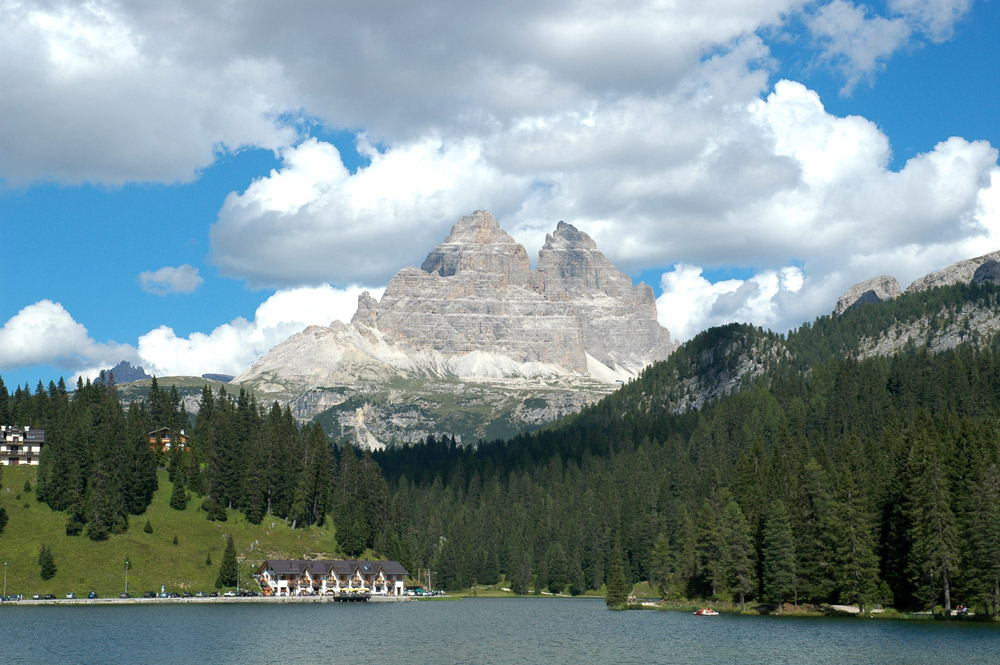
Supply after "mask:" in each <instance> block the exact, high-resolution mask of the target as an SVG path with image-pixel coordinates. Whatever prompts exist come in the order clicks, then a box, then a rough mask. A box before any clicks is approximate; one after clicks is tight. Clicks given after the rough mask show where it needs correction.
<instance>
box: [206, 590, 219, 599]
mask: <svg viewBox="0 0 1000 665" xmlns="http://www.w3.org/2000/svg"><path fill="white" fill-rule="evenodd" d="M208 595H209V596H211V597H212V598H218V597H219V592H218V591H213V592H212V593H210V594H208Z"/></svg>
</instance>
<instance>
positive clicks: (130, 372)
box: [104, 360, 152, 383]
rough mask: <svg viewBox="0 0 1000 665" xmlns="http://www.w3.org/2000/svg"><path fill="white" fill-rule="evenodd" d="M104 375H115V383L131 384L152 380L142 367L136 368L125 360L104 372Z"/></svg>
mask: <svg viewBox="0 0 1000 665" xmlns="http://www.w3.org/2000/svg"><path fill="white" fill-rule="evenodd" d="M104 373H105V374H109V373H110V374H112V375H114V377H115V383H131V382H132V381H142V380H143V379H150V378H152V377H151V376H149V374H146V370H144V369H143V368H142V367H135V366H133V365H132V364H131V363H129V362H126V361H124V360H123V361H121V362H120V363H118V364H117V365H115V366H114V367H112V368H111V369H106V370H104Z"/></svg>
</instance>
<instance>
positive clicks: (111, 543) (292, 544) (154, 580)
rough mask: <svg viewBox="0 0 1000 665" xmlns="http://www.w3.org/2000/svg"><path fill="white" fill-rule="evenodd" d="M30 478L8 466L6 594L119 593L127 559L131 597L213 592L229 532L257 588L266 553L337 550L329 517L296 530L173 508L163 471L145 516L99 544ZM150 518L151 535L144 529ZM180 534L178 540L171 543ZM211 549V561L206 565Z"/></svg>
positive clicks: (2, 543) (2, 501)
mask: <svg viewBox="0 0 1000 665" xmlns="http://www.w3.org/2000/svg"><path fill="white" fill-rule="evenodd" d="M25 480H30V481H31V484H32V486H34V484H35V469H34V468H30V467H4V469H3V489H0V506H2V507H3V508H5V509H6V510H7V515H8V517H9V521H8V523H7V528H6V529H4V532H3V534H2V535H0V557H2V558H3V561H6V562H7V592H8V593H9V594H15V593H21V594H24V595H25V596H30V595H32V594H35V593H42V594H44V593H53V594H57V595H59V596H62V595H64V594H66V593H67V592H70V591H73V592H75V593H76V594H77V596H86V594H87V593H88V592H90V591H91V590H93V591H96V592H97V593H98V594H100V595H101V596H117V595H118V594H120V593H121V592H122V591H124V587H125V561H126V559H127V560H128V561H129V563H130V566H129V577H128V582H129V592H130V593H132V594H133V595H141V594H142V592H144V591H147V590H151V591H157V592H158V591H159V590H160V586H161V585H165V586H166V588H167V591H168V592H170V591H178V592H183V591H184V590H190V591H192V592H193V591H198V590H203V591H206V592H207V591H212V590H214V589H215V578H216V575H217V574H218V569H219V564H220V563H221V562H222V553H223V550H224V549H225V541H224V540H223V537H224V536H225V535H226V534H232V535H233V537H234V538H235V544H236V551H237V554H238V555H239V557H240V558H241V559H242V560H243V564H242V566H241V578H242V579H243V584H244V585H248V588H253V589H256V583H254V582H253V581H252V578H251V577H250V573H251V572H252V571H253V570H254V569H256V567H257V566H258V565H259V564H260V563H261V562H262V561H263V560H264V559H265V558H324V557H334V556H335V555H339V554H340V551H339V547H338V545H337V541H336V538H335V534H334V530H333V525H332V524H331V523H330V522H329V521H328V522H327V524H326V525H325V526H323V527H320V528H316V527H312V528H307V529H297V530H294V531H293V530H292V529H290V528H289V527H288V526H287V525H286V524H285V522H284V520H280V519H275V518H271V517H268V518H266V519H265V520H264V522H263V523H262V524H261V525H259V526H254V525H253V524H250V523H249V522H247V521H246V519H244V517H243V515H242V513H237V512H236V511H232V510H230V511H229V520H228V521H227V522H221V523H220V522H209V521H208V520H207V519H205V513H203V512H201V511H200V510H199V509H198V506H199V505H200V503H201V501H200V499H195V500H193V501H191V502H190V503H189V505H188V508H187V510H184V511H177V510H173V509H172V508H170V505H169V501H170V493H171V490H172V486H171V484H170V482H169V481H168V480H167V474H166V472H160V474H159V483H160V489H159V490H158V491H157V492H156V494H155V496H154V497H153V503H152V504H151V505H150V506H149V508H148V509H147V510H146V512H145V514H143V515H139V516H133V517H131V518H130V520H129V529H128V532H127V533H125V534H122V535H120V536H113V537H111V538H110V539H109V540H107V541H106V542H103V543H95V542H92V541H90V540H89V539H88V538H87V537H86V536H82V535H81V536H76V537H72V536H67V535H66V531H65V527H66V515H65V513H61V512H56V511H53V510H51V509H50V508H49V507H48V506H47V505H45V504H42V503H39V502H38V501H36V500H35V494H34V492H24V490H23V488H24V481H25ZM18 497H20V498H18ZM25 505H27V507H25ZM147 519H148V520H149V522H150V524H151V525H152V527H153V533H145V532H144V531H143V527H144V526H145V524H146V520H147ZM272 524H274V527H273V528H272V527H271V525H272ZM175 534H176V535H177V540H178V544H177V545H174V544H173V539H174V535H175ZM255 541H259V543H260V544H259V545H255V546H254V549H253V550H252V551H251V550H250V546H251V543H252V542H255ZM43 543H44V544H46V545H48V546H49V547H50V548H51V549H52V553H53V555H54V556H55V561H56V566H57V568H58V572H57V573H56V576H55V577H54V578H52V579H51V580H48V581H44V580H42V578H41V576H40V575H39V566H38V551H39V549H40V548H41V546H42V544H43ZM209 553H211V555H212V565H211V566H207V565H205V559H206V557H207V555H208V554H209ZM0 584H2V581H0Z"/></svg>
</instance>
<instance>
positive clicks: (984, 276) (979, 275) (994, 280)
mask: <svg viewBox="0 0 1000 665" xmlns="http://www.w3.org/2000/svg"><path fill="white" fill-rule="evenodd" d="M972 282H973V283H974V284H1000V261H996V260H995V259H986V261H984V262H983V264H982V265H981V266H979V267H978V268H976V272H974V273H973V274H972Z"/></svg>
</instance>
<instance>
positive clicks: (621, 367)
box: [234, 210, 676, 447]
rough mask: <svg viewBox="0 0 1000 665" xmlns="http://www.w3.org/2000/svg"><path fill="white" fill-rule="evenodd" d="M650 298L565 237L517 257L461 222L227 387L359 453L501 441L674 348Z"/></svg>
mask: <svg viewBox="0 0 1000 665" xmlns="http://www.w3.org/2000/svg"><path fill="white" fill-rule="evenodd" d="M675 346H676V345H675V344H674V343H673V342H672V341H671V339H670V334H669V332H668V331H667V330H666V329H665V328H663V327H662V326H660V325H659V323H657V320H656V302H655V298H654V295H653V290H652V288H650V287H649V286H648V285H646V284H641V283H640V284H638V285H633V284H632V280H631V279H630V278H629V277H628V276H627V275H625V274H623V273H621V272H620V271H619V270H618V269H617V268H615V266H614V265H612V264H611V262H610V261H609V260H608V259H607V258H606V257H605V256H604V255H603V254H602V253H601V252H600V251H599V250H598V249H597V245H596V243H595V242H594V241H593V240H592V239H591V238H590V237H589V236H588V235H587V234H586V233H583V232H581V231H579V230H578V229H576V228H574V227H573V226H572V225H570V224H567V223H565V222H560V223H559V224H558V225H557V227H556V229H555V231H554V232H553V233H551V234H549V235H547V236H546V239H545V244H544V246H543V248H542V249H541V251H540V252H539V257H538V268H537V269H532V268H531V266H530V263H529V260H528V254H527V252H526V251H525V249H524V247H523V246H521V245H519V244H518V243H517V242H515V241H514V239H513V238H512V237H511V236H510V235H508V234H507V233H506V232H505V231H504V230H503V229H502V228H501V227H500V225H499V223H498V222H497V220H496V219H495V218H494V217H493V215H492V214H490V213H489V212H486V211H482V210H479V211H476V212H474V213H472V214H471V215H467V216H465V217H462V218H461V219H460V220H459V221H458V222H457V223H456V224H455V225H454V227H453V228H452V230H451V233H450V234H449V236H448V237H447V238H446V239H445V241H444V242H442V243H441V244H439V245H438V246H437V247H435V248H434V249H433V250H432V251H431V252H430V253H429V254H428V256H427V258H426V260H425V261H424V262H423V264H422V265H421V267H420V268H416V267H409V268H404V269H402V270H400V271H399V272H398V273H397V274H396V275H395V276H394V277H393V278H392V280H391V281H390V282H389V285H388V287H387V288H386V290H385V292H384V294H383V295H382V298H381V300H378V301H377V300H375V298H373V297H372V296H371V295H370V294H368V293H367V292H366V293H364V294H362V295H361V297H360V298H359V299H358V309H357V311H356V312H355V314H354V316H353V317H352V319H351V322H350V323H349V324H345V323H341V322H334V323H332V324H331V325H329V326H325V327H324V326H313V327H310V328H307V329H306V330H304V331H303V332H301V333H299V334H297V335H294V336H292V337H291V338H289V339H288V340H286V341H285V342H283V343H281V344H279V345H278V346H276V347H275V348H274V349H272V350H271V351H269V352H268V353H267V354H265V355H264V356H263V357H262V358H260V359H259V360H258V361H257V362H256V363H254V364H253V366H252V367H250V369H248V370H247V371H246V372H245V373H244V374H242V375H241V376H239V377H236V379H234V383H236V384H239V385H243V386H247V387H249V388H252V389H253V391H254V393H255V394H256V395H258V396H259V397H262V398H264V399H278V400H279V401H282V402H287V403H290V404H291V407H292V409H293V412H294V413H295V415H296V416H297V417H299V418H308V417H312V416H315V415H317V414H322V415H320V420H321V421H322V422H324V424H325V425H326V427H327V430H328V431H331V432H332V433H343V434H345V435H350V436H352V437H353V439H354V441H355V442H357V443H359V444H361V445H363V446H365V447H380V446H381V445H384V444H386V443H389V442H391V441H417V440H419V439H422V438H425V437H426V436H428V435H431V434H435V435H437V434H453V435H457V436H458V437H461V438H465V439H469V438H470V437H471V438H472V439H478V438H491V437H499V436H508V435H512V434H514V433H516V432H518V431H523V430H524V429H529V428H532V427H537V426H539V425H541V424H544V423H545V422H548V421H550V420H553V419H555V418H557V417H559V416H561V415H564V414H566V413H571V412H574V411H577V410H579V409H580V408H581V407H582V406H584V405H585V404H588V403H592V402H594V401H596V400H597V399H599V398H600V397H602V396H603V395H605V394H607V393H609V392H611V391H612V390H613V389H614V388H615V387H616V386H617V385H618V384H619V383H624V382H627V381H628V380H630V379H632V378H634V377H635V376H636V375H637V374H638V373H639V372H640V371H641V370H642V368H643V367H645V366H647V365H648V364H649V363H651V362H654V361H656V360H662V359H665V358H666V357H667V356H669V355H670V353H671V352H672V351H673V349H674V348H675Z"/></svg>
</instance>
